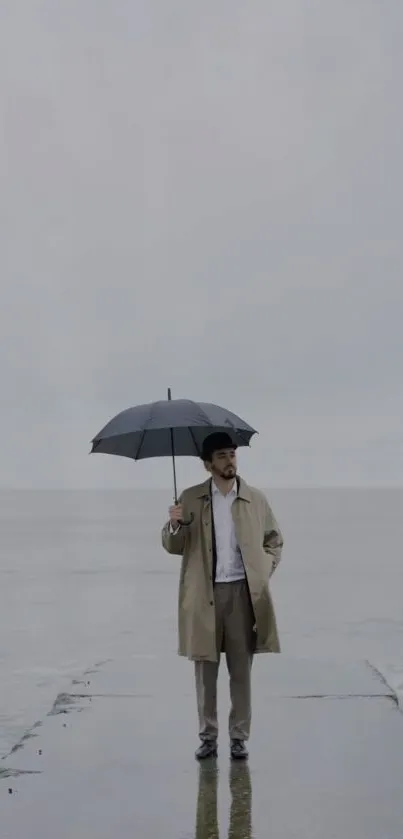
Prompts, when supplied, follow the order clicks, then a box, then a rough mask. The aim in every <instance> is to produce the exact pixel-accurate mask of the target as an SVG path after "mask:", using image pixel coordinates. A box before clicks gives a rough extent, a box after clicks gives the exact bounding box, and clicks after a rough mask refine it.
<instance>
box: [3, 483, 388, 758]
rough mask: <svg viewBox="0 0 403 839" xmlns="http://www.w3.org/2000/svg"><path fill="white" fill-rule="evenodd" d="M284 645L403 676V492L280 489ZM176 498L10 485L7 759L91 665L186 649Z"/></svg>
mask: <svg viewBox="0 0 403 839" xmlns="http://www.w3.org/2000/svg"><path fill="white" fill-rule="evenodd" d="M268 496H269V498H270V500H271V502H272V505H273V508H274V512H275V513H276V515H277V517H278V519H279V522H280V525H281V527H282V529H283V531H284V536H285V548H284V557H283V562H282V565H281V566H280V569H279V570H278V571H277V573H276V576H275V578H274V581H273V586H272V589H273V596H274V599H275V604H276V609H277V615H278V621H279V628H280V633H281V640H282V648H283V651H284V652H285V653H287V654H290V655H292V656H304V657H307V656H308V657H321V658H323V657H328V656H330V657H337V658H341V659H343V660H345V659H347V658H348V659H357V658H360V659H362V658H366V659H369V660H370V661H371V662H374V663H375V664H376V665H377V666H378V665H382V666H384V667H385V668H389V672H390V673H392V674H393V677H394V679H395V681H396V683H401V681H402V674H403V562H402V559H401V546H402V537H403V519H402V516H401V513H402V510H403V490H402V491H397V490H368V491H363V490H293V491H291V490H290V491H287V490H281V491H280V490H279V491H271V492H269V493H268ZM169 503H170V495H169V492H164V491H162V492H160V491H158V492H153V491H146V492H127V491H122V492H116V491H115V492H114V491H112V492H96V491H95V492H90V491H89V492H62V491H60V492H1V493H0V606H1V608H0V638H1V648H0V679H1V690H0V755H1V754H5V753H6V752H7V751H8V750H9V749H10V748H11V747H12V745H13V744H14V743H15V742H17V741H18V740H19V739H20V737H21V735H22V734H23V733H24V731H26V729H27V728H29V727H31V726H32V725H33V724H34V723H35V722H36V720H38V719H42V718H43V716H44V715H45V714H46V713H47V712H48V711H49V710H50V708H51V707H52V705H53V702H54V700H55V698H56V696H57V695H58V694H59V693H60V692H62V691H63V689H64V688H67V687H68V686H69V685H70V682H71V679H72V678H75V677H77V676H81V675H82V673H83V672H84V671H85V670H86V669H88V668H91V667H92V666H93V665H94V664H95V663H97V662H100V661H104V660H106V659H110V658H112V659H113V658H116V657H118V658H122V657H124V656H126V655H133V654H137V655H139V656H143V657H154V656H160V655H161V654H163V653H164V651H172V650H176V603H177V581H178V568H179V560H178V559H177V558H175V557H169V556H168V555H166V554H165V553H164V552H163V551H162V549H161V547H160V527H161V524H162V522H163V520H164V517H165V514H166V508H167V506H168V505H169Z"/></svg>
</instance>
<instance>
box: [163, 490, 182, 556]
mask: <svg viewBox="0 0 403 839" xmlns="http://www.w3.org/2000/svg"><path fill="white" fill-rule="evenodd" d="M182 501H183V497H182V496H181V497H180V498H179V504H182ZM161 538H162V547H163V548H165V550H166V551H167V552H168V553H169V554H174V555H175V556H182V555H183V551H184V549H185V528H184V527H180V528H179V530H178V532H177V533H171V532H170V527H169V521H167V522H166V524H164V527H163V528H162V533H161Z"/></svg>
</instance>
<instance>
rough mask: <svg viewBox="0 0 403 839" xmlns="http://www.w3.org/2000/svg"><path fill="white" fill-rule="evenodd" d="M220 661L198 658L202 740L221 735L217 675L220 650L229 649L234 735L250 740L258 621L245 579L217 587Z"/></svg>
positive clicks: (216, 607)
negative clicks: (255, 639)
mask: <svg viewBox="0 0 403 839" xmlns="http://www.w3.org/2000/svg"><path fill="white" fill-rule="evenodd" d="M214 598H215V618H216V641H217V656H218V661H217V662H214V661H196V662H195V671H196V695H197V708H198V712H199V736H200V739H201V740H215V739H216V738H217V736H218V719H217V677H218V670H219V666H220V653H221V652H222V651H224V652H225V656H226V660H227V668H228V673H229V677H230V682H229V686H230V697H231V710H230V715H229V725H228V727H229V735H230V738H231V739H237V740H247V739H248V738H249V733H250V724H251V717H252V711H251V669H252V661H253V650H254V638H255V634H254V632H253V625H254V622H255V619H254V615H253V610H252V605H251V602H250V598H249V592H248V586H247V583H246V581H245V580H241V581H239V582H235V583H217V584H216V585H215V587H214Z"/></svg>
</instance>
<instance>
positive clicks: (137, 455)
mask: <svg viewBox="0 0 403 839" xmlns="http://www.w3.org/2000/svg"><path fill="white" fill-rule="evenodd" d="M153 410H154V403H153V402H152V403H151V405H150V412H149V415H148V419H147V421H146V422H145V423H144V428H143V433H142V435H141V438H140V442H139V445H138V449H137V452H136V456H135V458H134V460H138V459H139V454H140V452H141V449H142V448H143V443H144V438H145V436H146V434H147V425H148V424H149V422H150V421H151V418H152V415H153Z"/></svg>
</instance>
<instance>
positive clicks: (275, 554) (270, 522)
mask: <svg viewBox="0 0 403 839" xmlns="http://www.w3.org/2000/svg"><path fill="white" fill-rule="evenodd" d="M283 544H284V539H283V534H282V533H281V530H280V528H279V526H278V524H277V521H276V519H275V517H274V515H273V511H272V509H271V507H270V505H269V504H268V503H267V502H266V513H265V527H264V536H263V549H264V550H265V551H266V553H267V554H269V556H271V558H272V568H271V572H270V575H269V576H270V577H271V575H272V574H273V573H274V571H275V570H276V568H277V566H278V564H279V562H280V560H281V556H282V550H283Z"/></svg>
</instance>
